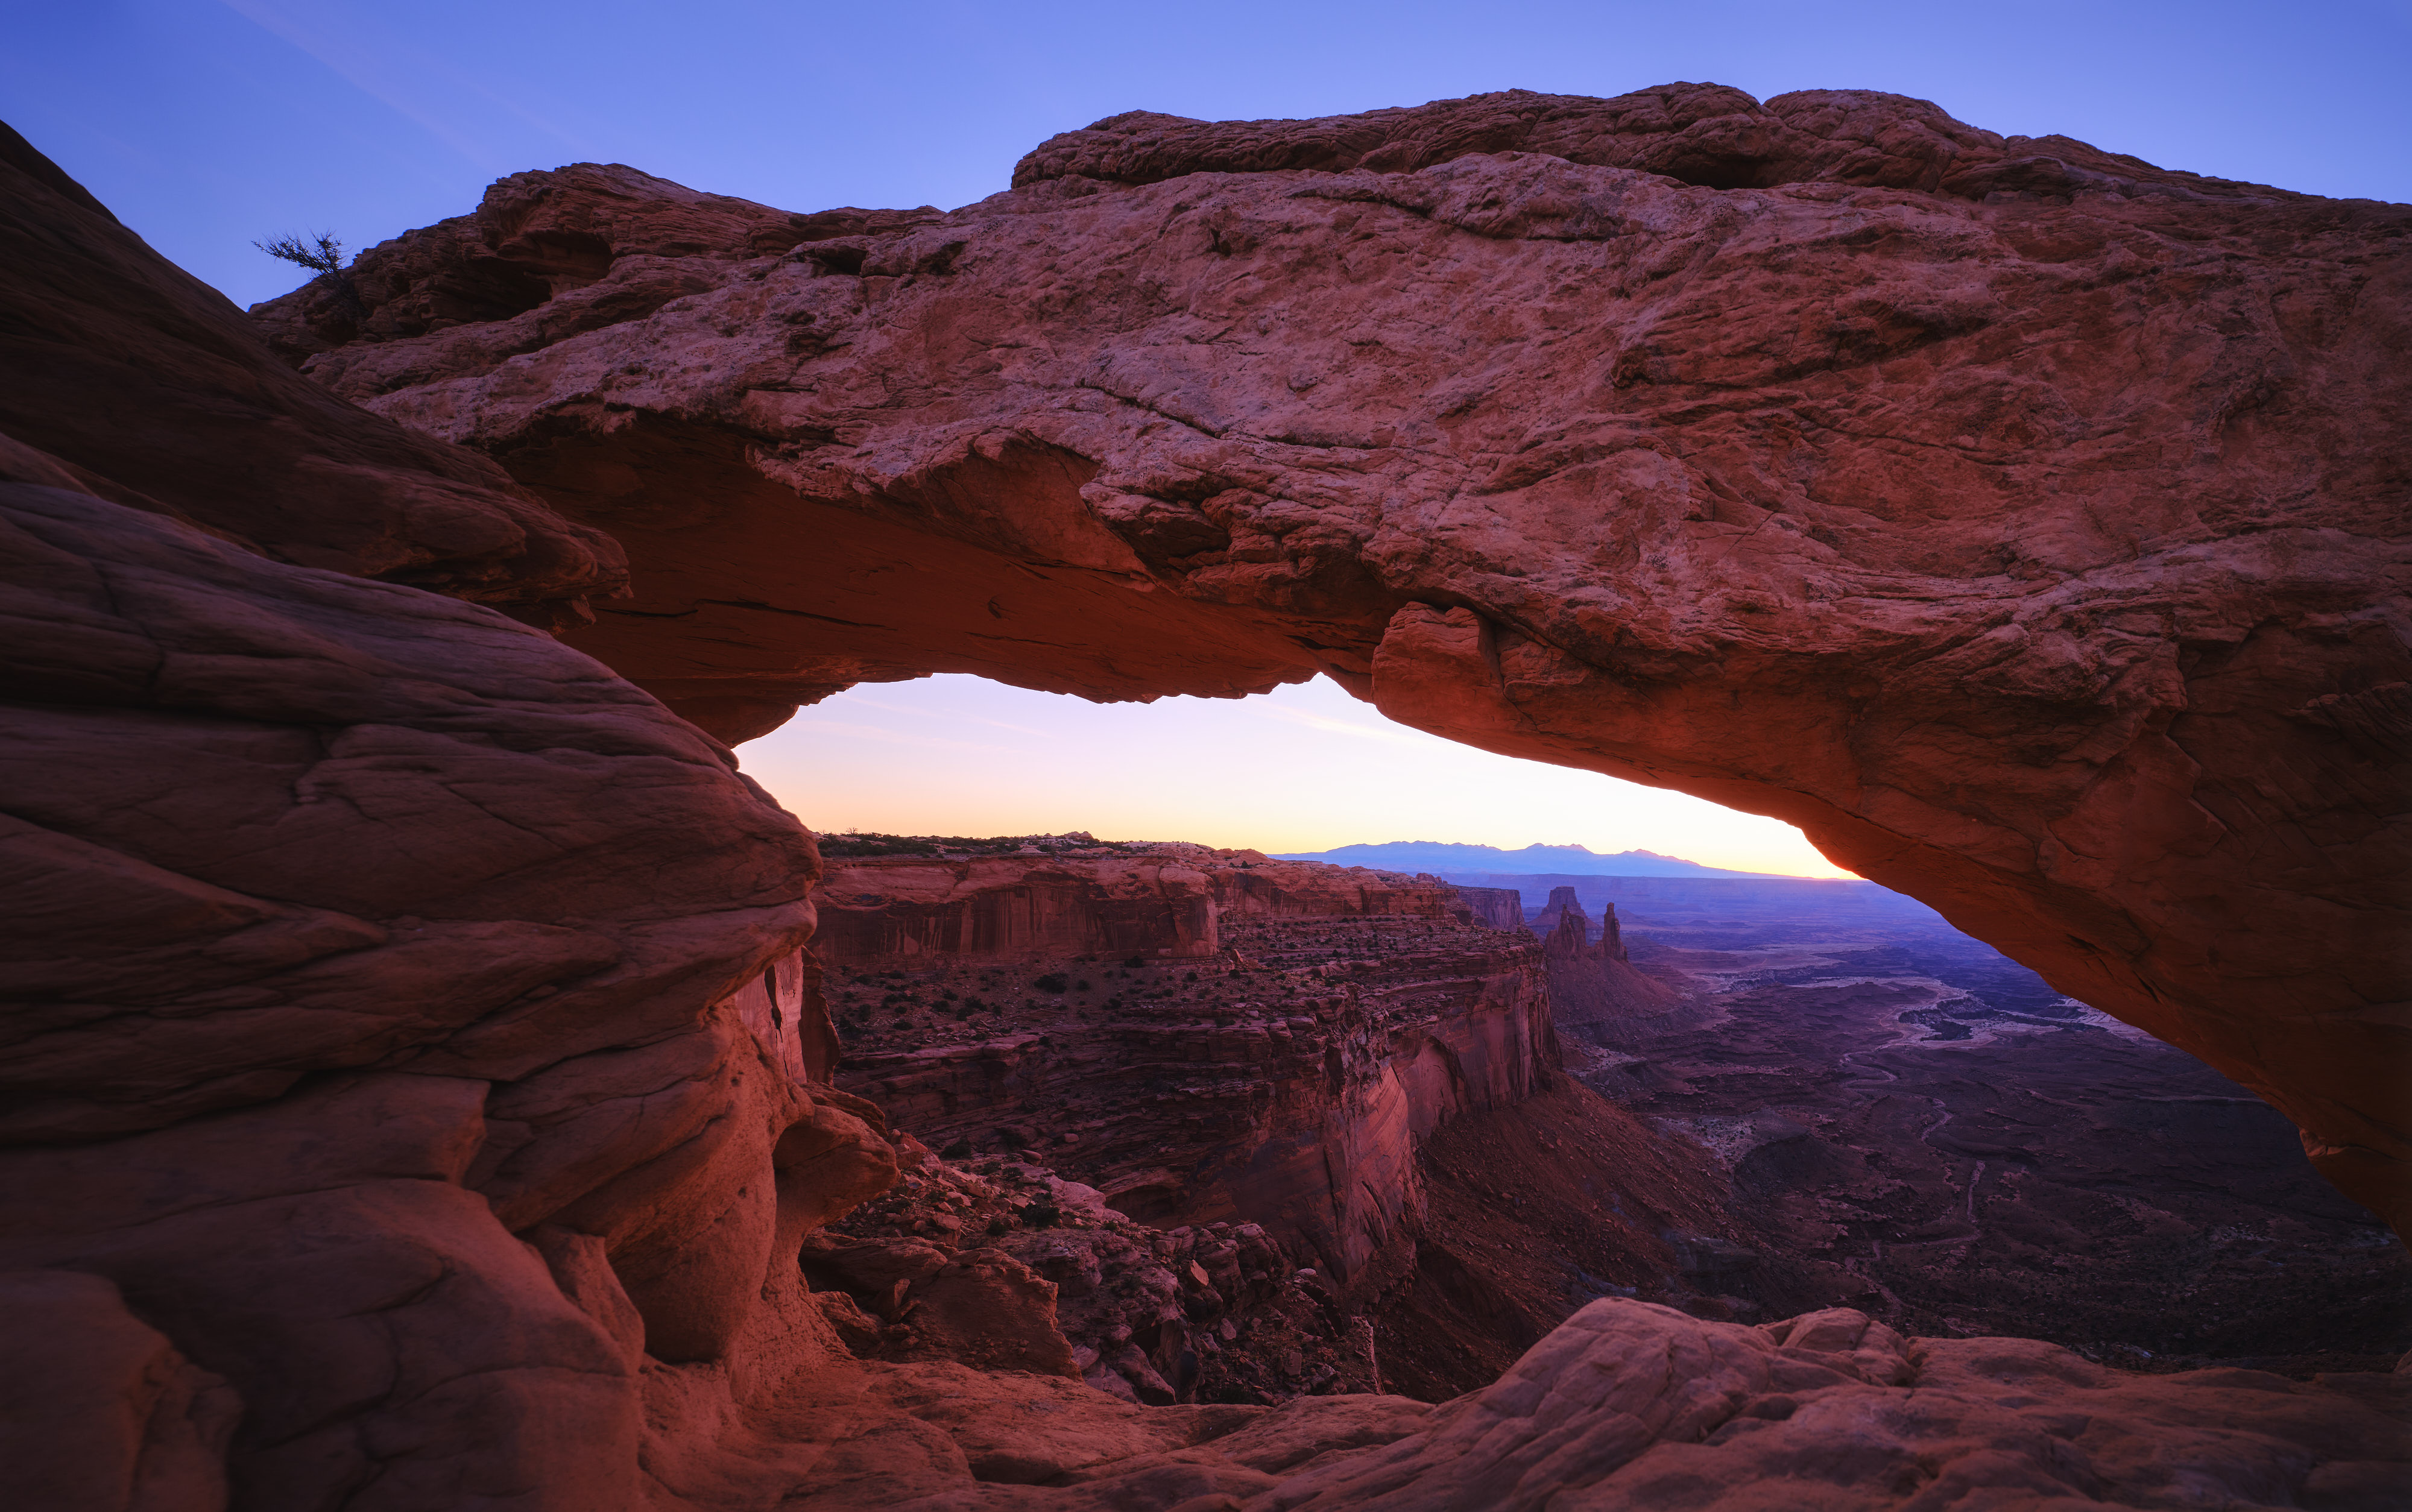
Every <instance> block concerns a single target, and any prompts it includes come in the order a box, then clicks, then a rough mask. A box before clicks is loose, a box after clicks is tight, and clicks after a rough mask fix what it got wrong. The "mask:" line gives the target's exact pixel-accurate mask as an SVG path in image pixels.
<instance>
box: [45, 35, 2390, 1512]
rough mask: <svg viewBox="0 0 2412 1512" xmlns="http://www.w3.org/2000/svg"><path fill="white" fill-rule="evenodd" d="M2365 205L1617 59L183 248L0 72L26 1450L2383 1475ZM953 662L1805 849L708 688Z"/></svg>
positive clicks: (1359, 1479)
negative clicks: (1410, 804)
mask: <svg viewBox="0 0 2412 1512" xmlns="http://www.w3.org/2000/svg"><path fill="white" fill-rule="evenodd" d="M2407 238H2412V209H2407V208H2406V207H2404V206H2399V205H2387V204H2380V203H2377V202H2375V201H2367V200H2337V199H2324V198H2317V197H2314V196H2308V195H2301V194H2295V193H2291V192H2288V191H2286V190H2283V189H2278V188H2272V187H2268V186H2264V185H2258V184H2251V183H2236V182H2231V181H2228V180H2222V179H2213V178H2207V177H2203V176H2199V175H2195V174H2190V173H2184V172H2179V171H2175V170H2170V169H2160V168H2156V167H2155V166H2153V165H2151V164H2148V163H2145V162H2142V161H2141V160H2140V159H2138V158H2134V157H2130V156H2125V155H2121V154H2116V153H2112V152H2109V151H2105V150H2103V149H2099V148H2096V147H2094V146H2091V145H2089V144H2087V143H2084V142H2080V141H2075V140H2072V139H2067V138H2065V137H2041V138H2036V137H2025V136H2008V137H2005V136H2003V135H2000V134H1997V133H1994V132H1992V131H1987V130H1983V129H1980V128H1978V127H1976V126H1972V125H1967V124H1965V123H1963V122H1961V121H1958V120H1955V119H1953V118H1952V117H1951V116H1949V114H1947V113H1945V112H1944V111H1943V110H1940V109H1938V108H1937V107H1935V106H1934V105H1932V104H1930V103H1927V102H1925V101H1922V100H1917V99H1911V98H1908V97H1905V96H1903V95H1890V94H1882V93H1877V92H1874V91H1863V90H1846V89H1836V90H1807V91H1800V92H1796V93H1791V94H1784V95H1775V96H1773V97H1772V98H1770V99H1767V100H1765V101H1761V100H1759V99H1757V98H1755V97H1753V96H1751V95H1747V94H1744V93H1743V92H1742V91H1740V90H1736V89H1731V88H1728V87H1725V86H1721V85H1714V84H1696V83H1678V84H1669V85H1665V86H1660V87H1657V88H1655V89H1650V90H1643V91H1638V92H1635V93H1632V94H1629V95H1620V96H1617V97H1614V98H1607V99H1597V98H1591V97H1587V96H1578V95H1538V94H1532V93H1527V92H1523V91H1507V92H1502V93H1496V94H1488V95H1476V96H1472V97H1469V98H1464V99H1456V100H1443V101H1437V102H1434V103H1433V104H1429V105H1425V106H1420V107H1416V108H1412V109H1398V110H1376V111H1371V112H1367V113H1362V114H1356V115H1346V116H1333V117H1327V118H1322V119H1317V120H1303V121H1246V122H1207V121H1199V120H1191V119H1188V118H1185V117H1178V116H1171V115H1162V114H1155V113H1151V112H1146V111H1133V112H1129V113H1126V114H1123V115H1116V116H1112V117H1110V118H1108V119H1106V120H1102V121H1099V122H1097V123H1096V125H1093V126H1090V127H1088V128H1086V129H1083V130H1079V131H1071V132H1066V133H1064V134H1062V135H1059V136H1057V137H1054V138H1052V139H1049V140H1047V141H1045V142H1043V143H1040V144H1039V145H1037V147H1036V148H1034V149H1033V150H1032V151H1031V152H1030V153H1029V154H1028V155H1027V156H1025V157H1024V158H1023V159H1022V162H1021V163H1020V165H1019V166H1018V167H1017V168H1016V169H1014V171H1013V174H1012V182H1011V183H1010V184H1009V185H1005V186H1000V187H999V188H998V190H997V192H996V193H995V194H993V196H991V197H990V198H985V199H982V200H979V201H978V202H976V203H974V204H971V205H968V206H965V207H963V208H961V209H958V210H954V211H950V212H941V211H938V210H935V209H932V208H929V207H921V208H918V209H901V210H880V209H862V208H859V207H842V208H836V209H826V210H820V211H816V212H812V213H794V212H788V211H785V210H779V209H775V208H772V207H769V206H765V205H760V204H756V203H753V202H751V201H748V200H744V199H739V198H729V197H726V196H721V195H715V194H712V193H708V192H705V191H702V190H699V189H695V188H690V187H687V186H684V185H682V184H678V183H670V182H668V181H666V180H663V179H660V178H656V177H654V176H652V175H650V174H648V173H646V172H643V171H641V170H640V169H636V168H632V167H628V166H626V165H621V164H598V163H578V164H573V165H571V166H568V167H566V168H561V169H550V170H536V171H527V172H521V173H515V174H511V175H509V176H507V177H505V178H502V179H501V180H499V181H498V182H496V183H494V184H493V187H492V188H491V189H490V190H489V191H488V192H487V193H486V195H485V197H484V198H483V199H482V201H480V202H479V203H478V204H477V205H476V206H475V207H474V208H467V209H466V210H465V213H462V214H460V215H458V216H455V217H454V218H451V219H448V220H444V221H442V222H440V223H438V224H435V225H432V226H427V227H423V228H419V229H416V230H412V231H410V232H408V233H406V234H404V235H403V236H400V237H398V238H395V239H393V240H390V241H388V242H383V243H381V244H379V245H377V246H375V247H373V248H371V249H369V250H368V251H367V252H365V253H363V254H362V255H361V256H360V257H359V258H358V259H357V260H356V261H354V262H352V263H350V264H349V265H347V266H332V267H331V268H330V270H329V271H328V272H327V273H326V275H325V276H324V277H322V278H319V279H316V280H314V281H313V282H312V283H311V284H309V285H307V286H304V287H302V288H301V289H298V290H296V291H294V292H293V293H291V294H289V295H287V296H284V297H282V298H280V299H277V300H274V301H268V302H266V303H263V304H261V305H259V306H257V307H256V308H255V309H253V310H251V311H249V312H244V311H242V310H238V309H236V308H235V307H234V306H233V305H231V304H230V303H228V301H226V300H225V299H224V298H222V297H221V296H219V295H217V294H216V293H215V292H214V291H213V290H212V289H210V288H208V287H207V286H203V285H202V284H200V283H199V281H197V280H196V279H194V278H193V277H191V276H190V275H188V274H186V273H184V272H181V271H180V270H178V269H177V268H175V267H174V266H172V265H170V264H169V262H167V261H166V260H165V259H163V258H161V257H158V256H157V255H156V254H154V252H153V251H152V250H151V249H150V248H149V247H148V246H147V245H145V244H144V243H143V242H142V241H141V240H140V238H138V237H137V236H135V235H134V234H133V233H132V232H131V231H129V230H127V229H126V228H125V227H124V226H122V225H121V224H120V223H119V222H118V220H117V219H116V218H115V216H113V215H112V214H111V213H110V209H109V208H108V207H106V206H105V205H103V204H102V203H101V202H100V201H99V200H98V199H97V198H95V197H94V196H93V195H92V194H90V193H89V192H87V190H86V189H85V188H84V187H83V186H82V185H81V184H80V183H77V182H76V181H75V180H74V179H73V178H72V177H70V176H69V175H68V174H67V173H66V172H65V171H64V170H62V169H60V168H59V167H58V166H57V165H56V164H54V163H52V162H51V161H50V160H49V159H48V158H46V157H44V156H43V155H42V154H41V153H40V152H39V151H37V148H36V146H35V145H34V144H31V143H28V142H27V141H25V140H24V139H22V138H20V137H18V136H16V135H15V134H14V133H9V132H7V131H6V130H5V128H0V257H5V265H6V266H7V269H8V271H9V272H8V277H7V280H6V282H5V283H0V354H5V360H0V616H5V619H6V624H7V630H6V633H5V634H0V678H5V694H6V698H7V703H6V709H7V716H6V719H5V722H0V792H5V793H6V794H7V803H6V805H5V810H6V812H5V813H0V875H5V876H6V878H7V887H8V895H9V897H10V900H11V905H10V907H9V909H8V910H7V912H6V914H5V916H0V983H5V987H6V993H5V1001H6V1004H7V1014H6V1018H5V1020H0V1033H5V1035H6V1036H7V1037H6V1040H5V1044H6V1047H7V1050H6V1054H5V1057H0V1306H5V1307H6V1308H7V1317H8V1322H7V1327H6V1329H0V1361H5V1362H6V1364H7V1369H6V1370H5V1371H0V1445H5V1446H6V1457H5V1461H4V1462H5V1463H6V1465H7V1471H6V1472H5V1476H6V1478H7V1480H8V1481H9V1482H10V1483H12V1484H13V1485H14V1486H16V1487H17V1488H19V1490H18V1493H17V1494H18V1495H19V1496H21V1497H22V1498H23V1500H22V1502H21V1503H20V1504H19V1505H27V1506H32V1507H40V1508H43V1509H45V1512H47V1509H51V1508H58V1509H69V1508H73V1509H79V1512H81V1509H83V1508H93V1509H102V1508H106V1509H110V1512H219V1509H227V1508H235V1509H243V1512H305V1509H306V1512H336V1509H342V1512H431V1509H449V1508H453V1507H463V1508H467V1507H478V1508H493V1509H502V1508H509V1509H514V1512H522V1509H523V1512H539V1509H560V1512H598V1509H610V1512H757V1509H759V1512H770V1509H774V1508H775V1509H780V1512H854V1509H871V1508H880V1509H887V1508H909V1509H917V1512H1055V1509H1063V1512H1306V1509H1314V1512H1342V1509H1350V1512H1358V1509H1361V1512H1492V1509H1515V1512H1542V1509H1549V1512H1579V1509H1599V1512H1607V1509H1611V1508H1613V1509H1624V1508H1637V1509H1639V1508H1652V1509H1669V1512H1672V1509H1678V1508H1685V1509H1690V1508H1701V1509H1713V1508H1734V1509H1747V1508H1765V1509H1770V1512H1773V1509H1783V1508H1794V1507H1803V1508H1809V1507H1814V1508H1821V1509H1824V1508H1831V1509H1836V1512H1840V1509H1845V1508H1849V1509H1860V1508H1865V1509H1877V1508H1903V1509H1913V1508H1914V1509H1917V1512H1936V1509H1946V1508H1949V1509H1958V1512H2006V1509H2011V1508H2031V1509H2035V1512H2070V1509H2074V1508H2079V1507H2097V1506H2120V1507H2141V1508H2167V1509H2172V1512H2175V1509H2182V1508H2186V1509H2190V1508H2203V1507H2222V1508H2233V1509H2238V1512H2243V1509H2246V1508H2261V1507H2297V1508H2322V1509H2332V1512H2357V1509H2370V1512H2377V1509H2382V1508H2393V1507H2400V1506H2403V1505H2407V1497H2412V1260H2408V1259H2407V1255H2406V1253H2405V1247H2404V1242H2403V1240H2404V1238H2405V1236H2406V1235H2412V1095H2408V1093H2412V1030H2407V1020H2406V1019H2405V1001H2406V997H2407V993H2406V980H2407V976H2412V966H2408V963H2407V961H2406V953H2405V943H2406V941H2407V940H2412V928H2407V922H2412V921H2407V917H2406V915H2407V911H2412V910H2407V905H2406V899H2407V896H2412V895H2407V891H2406V888H2405V848H2404V846H2403V844H2402V840H2401V836H2402V821H2403V815H2404V809H2405V804H2404V798H2405V793H2406V792H2407V791H2412V781H2407V776H2406V762H2407V758H2412V748H2407V744H2406V739H2405V737H2406V730H2407V728H2412V719H2408V718H2407V711H2408V710H2412V691H2407V690H2412V643H2407V639H2406V636H2405V624H2406V623H2407V622H2406V616H2405V612H2404V610H2405V602H2406V598H2405V589H2406V586H2407V582H2412V555H2407V552H2406V549H2405V543H2406V541H2407V539H2412V536H2407V532H2406V527H2405V519H2404V513H2405V504H2406V494H2405V489H2404V480H2405V477H2406V476H2407V471H2406V467H2405V460H2406V459H2405V448H2404V444H2403V439H2402V436H2401V434H2400V433H2399V432H2398V430H2397V429H2396V428H2394V427H2391V426H2390V425H2388V424H2386V423H2383V421H2382V422H2377V423H2375V422H2374V420H2373V417H2382V418H2383V417H2389V416H2400V415H2401V414H2403V413H2405V411H2406V409H2407V408H2412V366H2407V365H2406V364H2405V363H2404V362H2403V361H2402V354H2403V352H2404V351H2405V349H2406V347H2407V344H2412V323H2407V316H2412V281H2407V279H2408V278H2412V259H2407V258H2406V257H2405V256H2404V254H2405V244H2406V240H2407ZM940 672H945V673H970V674H977V675H979V676H982V677H988V678H992V679H995V680H999V681H1003V682H1007V683H1013V684H1015V685H1017V686H1021V687H1025V688H1031V689H1037V690H1043V691H1046V692H1051V693H1057V694H1066V695H1079V696H1081V697H1087V698H1090V699H1092V700H1096V701H1115V700H1145V699H1152V698H1156V697H1164V696H1168V695H1184V696H1207V697H1244V696H1248V695H1252V694H1261V693H1265V692H1267V691H1268V690H1270V689H1272V688H1275V687H1278V686H1282V685H1285V684H1290V683H1301V682H1303V681H1305V680H1307V679H1310V678H1314V677H1318V676H1319V677H1324V678H1328V679H1330V680H1331V683H1335V684H1337V685H1338V686H1339V687H1341V688H1343V689H1345V690H1346V691H1347V693H1349V694H1351V695H1353V696H1354V697H1357V698H1359V699H1360V700H1363V701H1364V702H1365V703H1367V704H1370V705H1371V706H1373V707H1374V708H1375V709H1377V710H1379V711H1380V712H1382V713H1383V714H1384V715H1385V716H1387V717H1388V718H1389V719H1390V720H1391V721H1394V722H1396V723H1397V724H1398V725H1400V726H1404V727H1408V728H1411V729H1414V730H1419V731H1423V732H1426V733H1429V734H1432V735H1437V736H1440V737H1444V738H1446V739H1448V740H1450V741H1458V742H1462V743H1463V744H1465V745H1470V746H1474V747H1477V748H1479V749H1481V750H1484V751H1488V752H1493V753H1496V754H1499V755H1502V756H1515V757H1523V758H1529V759H1532V760H1537V761H1545V762H1550V763H1552V764H1555V765H1558V766H1563V767H1571V768H1576V769H1580V770H1581V771H1590V772H1601V773H1608V774H1611V775H1616V776H1620V777H1624V778H1628V779H1632V780H1634V781H1637V782H1641V783H1646V784H1649V785H1655V786H1658V787H1666V788H1674V789H1678V790H1680V791H1683V792H1684V793H1688V794H1691V795H1694V796H1696V797H1699V798H1701V799H1705V800H1712V801H1713V802H1716V803H1721V804H1726V805H1729V806H1731V807H1733V808H1737V809H1741V810H1743V811H1746V812H1748V813H1751V814H1756V815H1768V816H1772V817H1773V818H1777V819H1780V820H1783V821H1785V822H1786V823H1788V824H1791V825H1794V826H1797V827H1798V828H1799V829H1801V830H1802V832H1804V833H1805V834H1806V835H1807V836H1808V837H1809V838H1810V839H1811V840H1812V841H1813V842H1814V843H1815V844H1816V847H1817V848H1818V849H1819V851H1820V852H1821V853H1822V854H1824V855H1825V856H1826V857H1827V858H1829V859H1831V861H1832V862H1833V863H1834V864H1835V865H1837V866H1840V867H1845V868H1847V869H1848V870H1849V871H1850V872H1851V873H1856V875H1857V876H1858V877H1860V878H1863V879H1864V880H1813V879H1807V878H1799V877H1774V876H1765V875H1755V874H1748V873H1739V872H1736V871H1733V870H1730V869H1724V870H1721V869H1716V868H1707V867H1699V866H1695V865H1692V864H1691V863H1689V862H1687V861H1684V860H1682V859H1679V858H1671V857H1664V856H1651V855H1649V854H1648V853H1643V852H1627V853H1625V854H1624V855H1621V856H1610V857H1595V856H1592V855H1591V854H1590V853H1589V852H1581V851H1573V850H1569V849H1567V848H1566V847H1535V848H1533V849H1531V850H1528V851H1525V852H1489V851H1484V850H1482V849H1480V848H1478V847H1472V846H1466V845H1425V844H1422V843H1413V842H1391V841H1375V840H1372V839H1369V840H1368V841H1367V843H1366V844H1363V845H1360V846H1354V847H1350V848H1349V849H1348V850H1346V851H1343V852H1333V853H1324V854H1320V855H1316V856H1310V855H1306V854H1304V853H1293V854H1290V855H1287V856H1283V855H1273V854H1268V853H1267V852H1265V851H1262V850H1255V849H1243V848H1233V847H1213V846H1207V845H1202V844H1189V843H1185V842H1183V841H1181V840H1179V839H1177V838H1175V839H1167V840H1152V841H1141V840H1128V839H1120V840H1103V841H1101V840H1098V839H1096V837H1095V836H1093V835H1091V834H1088V833H1085V832H1062V833H1052V834H1030V835H1007V836H939V835H898V834H886V833H869V832H860V831H858V832H851V833H834V834H832V833H819V834H816V833H815V832H814V831H813V830H812V829H809V828H807V821H808V820H809V819H810V815H809V814H807V815H804V818H803V819H800V818H799V816H798V815H796V814H794V813H790V812H789V810H788V808H787V807H783V806H782V805H781V803H780V802H778V801H776V800H774V799H773V798H772V795H771V794H770V793H769V792H767V791H766V790H765V789H764V788H763V787H762V786H761V785H757V783H756V782H755V781H754V780H753V778H752V777H751V776H749V775H748V772H747V768H746V766H745V760H746V747H747V745H748V742H750V741H756V740H758V739H761V738H763V737H765V736H766V735H768V734H769V733H770V732H772V731H773V730H775V729H777V728H779V727H781V726H782V725H783V724H784V723H786V722H787V721H788V720H789V719H790V718H791V717H793V716H794V715H795V714H796V712H797V711H798V709H799V708H800V707H809V706H812V705H814V704H816V702H819V701H821V700H824V699H826V698H828V697H831V696H832V695H834V694H836V693H838V692H839V691H841V690H844V689H846V688H849V687H852V686H855V685H857V684H862V683H883V682H898V681H904V680H908V679H916V678H919V677H922V676H925V675H929V674H932V673H940ZM1079 759H1081V754H1080V753H1077V752H1067V753H1066V760H1071V761H1077V760H1079ZM1231 771H1232V772H1233V778H1232V782H1231V791H1230V801H1231V803H1232V804H1233V805H1234V806H1235V807H1240V808H1244V806H1245V804H1246V803H1247V801H1248V797H1249V789H1250V787H1251V785H1262V784H1264V783H1267V782H1272V781H1277V780H1278V773H1273V772H1268V771H1262V770H1258V769H1253V768H1251V767H1249V765H1248V764H1247V763H1246V761H1245V760H1244V753H1240V754H1238V755H1236V756H1235V757H1234V759H1233V762H1232V766H1231ZM963 780H964V782H966V783H967V784H971V783H977V782H978V781H979V780H980V774H979V772H978V770H977V767H976V766H972V765H968V764H967V767H966V771H965V775H964V778H963ZM798 806H799V807H806V808H808V807H809V806H810V805H809V804H808V803H802V804H799V805H798ZM1401 823H1402V824H1403V825H1404V824H1409V823H1411V821H1410V820H1407V819H1405V818H1403V819H1402V820H1401ZM1367 859H1372V860H1374V861H1375V862H1376V863H1377V864H1370V865H1369V864H1359V863H1360V862H1362V861H1365V860H1367ZM1393 863H1394V864H1393Z"/></svg>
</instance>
